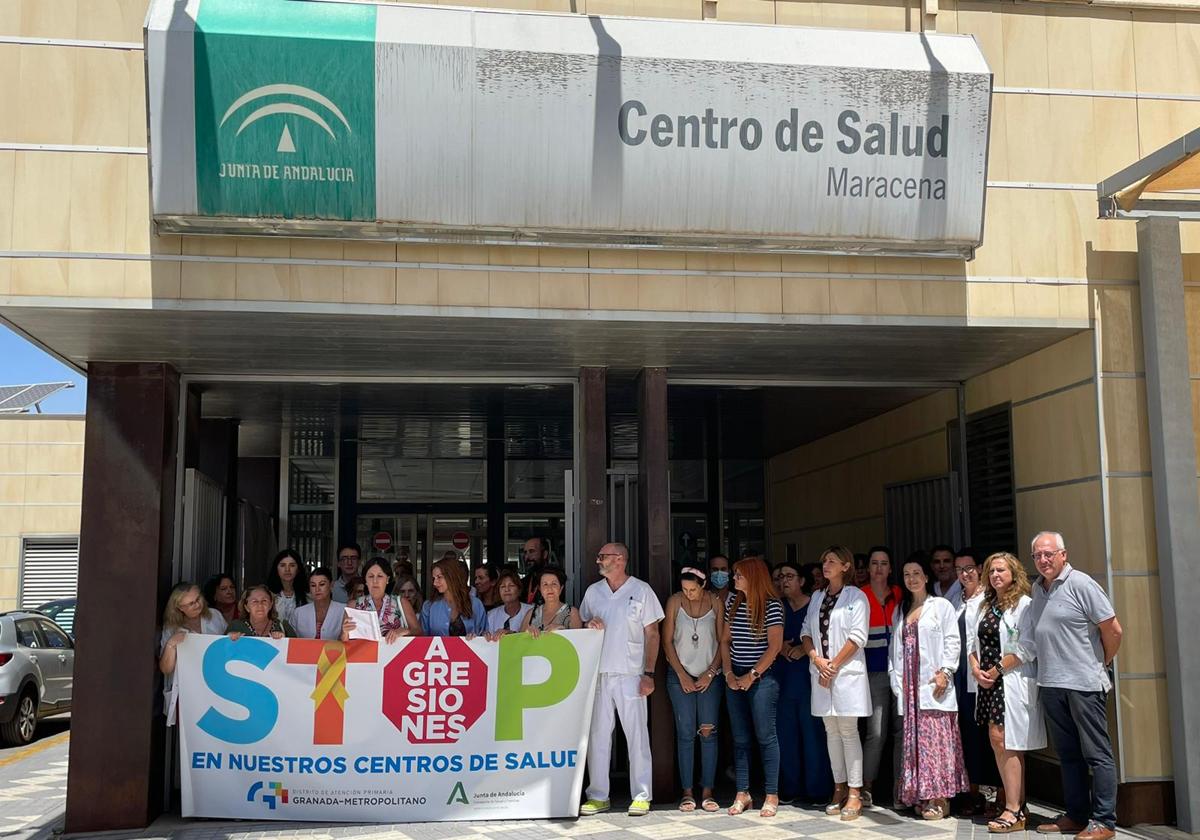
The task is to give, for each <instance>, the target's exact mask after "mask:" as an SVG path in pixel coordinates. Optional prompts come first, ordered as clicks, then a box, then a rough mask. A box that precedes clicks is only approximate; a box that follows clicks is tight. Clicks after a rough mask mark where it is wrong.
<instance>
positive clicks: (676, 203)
mask: <svg viewBox="0 0 1200 840" xmlns="http://www.w3.org/2000/svg"><path fill="white" fill-rule="evenodd" d="M276 6H280V7H286V8H280V9H279V10H276V8H275V7H276ZM168 8H170V9H174V8H177V7H176V6H175V4H174V3H173V2H172V0H155V4H154V5H153V6H152V9H151V14H150V18H149V24H148V32H147V56H148V61H149V66H150V117H151V157H152V167H153V174H154V214H155V216H156V218H157V219H158V221H159V223H160V225H162V226H164V227H166V228H167V229H181V230H186V229H243V230H247V232H252V231H253V229H254V226H255V220H258V222H257V224H258V226H259V227H260V228H262V229H267V228H269V227H270V228H272V229H279V230H287V231H290V232H291V233H293V234H294V233H304V232H310V233H318V234H320V233H325V234H327V235H355V234H356V233H358V234H361V235H371V236H376V237H378V236H381V235H395V236H405V235H408V236H413V237H423V236H424V237H430V238H436V237H437V235H439V234H441V235H450V234H452V235H454V236H456V237H457V238H458V240H459V241H464V240H466V241H470V240H472V239H474V240H477V241H507V242H512V241H532V242H549V243H556V242H557V243H567V242H572V243H583V244H587V243H592V242H598V243H606V242H607V243H628V244H643V245H651V246H653V245H665V246H672V247H705V246H709V247H712V246H720V247H746V248H755V249H770V250H789V249H813V250H815V249H822V250H840V251H852V252H858V251H867V252H880V251H886V252H899V253H946V254H957V255H969V254H970V253H971V252H972V251H973V249H974V248H975V247H976V246H977V245H978V244H979V243H980V242H981V240H982V226H983V203H984V189H985V183H986V169H987V140H988V121H989V115H990V102H991V81H992V78H991V73H990V71H989V70H988V67H987V64H986V62H985V61H984V59H983V57H982V54H981V53H980V51H979V48H978V46H977V44H976V43H975V41H974V40H973V39H972V38H970V37H968V36H957V35H940V34H934V33H902V32H858V31H842V30H831V29H805V28H796V27H782V26H759V25H748V24H728V23H717V22H713V21H704V22H699V21H697V22H691V21H664V20H642V19H634V18H606V17H600V16H582V15H561V14H534V13H520V12H504V11H492V10H479V9H461V8H430V7H419V6H402V5H394V4H387V5H380V6H375V5H369V4H349V3H329V2H295V1H294V0H255V2H251V0H191V2H190V3H189V4H188V13H187V14H185V15H181V14H174V15H168V14H167V9H168ZM178 97H184V98H185V100H186V101H185V102H183V103H182V104H181V102H180V101H179V99H178ZM189 120H190V122H189ZM181 122H182V123H184V124H181ZM268 223H269V224H268ZM322 223H324V224H323V225H322Z"/></svg>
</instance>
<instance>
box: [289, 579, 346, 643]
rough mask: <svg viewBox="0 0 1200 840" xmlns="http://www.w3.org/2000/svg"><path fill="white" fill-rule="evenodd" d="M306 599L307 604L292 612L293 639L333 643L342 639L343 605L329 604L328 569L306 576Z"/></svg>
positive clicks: (344, 608)
mask: <svg viewBox="0 0 1200 840" xmlns="http://www.w3.org/2000/svg"><path fill="white" fill-rule="evenodd" d="M308 597H309V601H308V603H307V604H304V605H303V606H300V607H297V608H296V635H297V636H299V637H300V638H301V639H326V640H328V641H333V642H336V641H337V640H338V639H340V638H341V637H342V620H343V619H344V618H345V617H346V605H345V604H340V603H338V602H337V601H335V600H333V573H332V572H330V571H329V569H325V568H321V569H316V570H314V571H313V573H312V574H311V575H309V576H308Z"/></svg>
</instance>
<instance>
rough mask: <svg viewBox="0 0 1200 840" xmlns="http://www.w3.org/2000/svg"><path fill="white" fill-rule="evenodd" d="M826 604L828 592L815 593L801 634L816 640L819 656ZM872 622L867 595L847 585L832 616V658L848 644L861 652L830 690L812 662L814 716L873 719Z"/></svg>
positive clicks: (845, 668) (835, 679) (830, 617)
mask: <svg viewBox="0 0 1200 840" xmlns="http://www.w3.org/2000/svg"><path fill="white" fill-rule="evenodd" d="M824 601H825V590H824V589H819V590H817V591H816V592H815V593H813V596H812V601H811V602H810V603H809V605H808V615H807V616H805V618H804V629H803V630H801V631H800V635H801V637H804V636H807V637H809V638H810V639H812V643H813V646H814V647H815V648H816V649H817V653H818V655H820V653H821V604H822V603H823V602H824ZM870 622H871V605H870V603H869V602H868V601H867V596H866V595H864V594H863V592H862V590H861V589H859V588H858V587H856V586H844V587H843V588H842V591H841V593H840V594H839V595H838V600H837V604H835V605H834V607H833V610H832V612H830V614H829V658H830V659H832V658H834V657H835V656H837V655H838V652H839V651H841V649H842V648H843V647H844V646H845V644H846V642H848V641H853V642H854V643H855V644H856V645H858V650H856V651H854V655H853V656H852V657H850V658H849V659H848V660H846V662H845V663H844V664H843V665H842V667H841V669H840V670H839V671H838V673H837V676H835V677H834V678H833V683H832V685H831V686H830V687H829V688H822V687H821V682H820V680H821V675H820V672H818V671H817V666H816V665H813V664H812V663H809V666H808V670H809V675H810V677H811V679H812V713H813V716H814V717H870V715H871V684H870V683H869V682H868V681H867V657H866V654H864V653H863V645H865V644H866V643H867V633H868V632H869V627H870Z"/></svg>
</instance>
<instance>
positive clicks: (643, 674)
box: [642, 671, 654, 679]
mask: <svg viewBox="0 0 1200 840" xmlns="http://www.w3.org/2000/svg"><path fill="white" fill-rule="evenodd" d="M642 676H643V677H649V678H650V679H654V672H653V671H642Z"/></svg>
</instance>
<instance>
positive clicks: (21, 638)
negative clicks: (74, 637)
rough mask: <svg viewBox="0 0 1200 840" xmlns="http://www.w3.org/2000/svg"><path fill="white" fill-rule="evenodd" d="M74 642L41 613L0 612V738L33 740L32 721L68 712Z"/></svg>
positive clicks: (17, 742) (21, 741)
mask: <svg viewBox="0 0 1200 840" xmlns="http://www.w3.org/2000/svg"><path fill="white" fill-rule="evenodd" d="M74 670H75V643H74V642H72V641H71V637H70V636H68V635H67V634H66V632H64V631H63V629H62V628H61V627H59V626H58V625H57V624H55V623H54V622H53V621H51V620H50V619H49V618H47V617H46V616H44V615H42V614H41V613H38V612H31V611H25V610H16V611H14V612H6V613H0V742H3V743H4V744H6V745H10V746H20V745H23V744H28V743H29V742H30V741H32V740H33V733H34V730H35V729H37V722H38V721H39V720H40V719H41V718H44V717H50V716H52V715H58V714H62V713H64V712H69V711H71V686H72V673H73V672H74Z"/></svg>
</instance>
